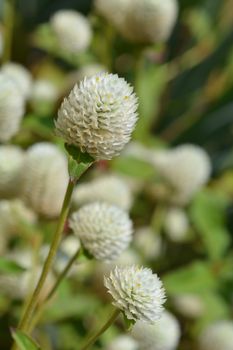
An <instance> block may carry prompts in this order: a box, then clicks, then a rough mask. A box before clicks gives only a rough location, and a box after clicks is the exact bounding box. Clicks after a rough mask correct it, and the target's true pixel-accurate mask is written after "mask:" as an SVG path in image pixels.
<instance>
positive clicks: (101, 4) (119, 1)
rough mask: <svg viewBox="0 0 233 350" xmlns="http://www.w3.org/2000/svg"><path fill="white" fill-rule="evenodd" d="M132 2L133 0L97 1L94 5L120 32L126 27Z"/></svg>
mask: <svg viewBox="0 0 233 350" xmlns="http://www.w3.org/2000/svg"><path fill="white" fill-rule="evenodd" d="M131 2H132V0H95V2H94V5H95V8H96V10H97V12H98V13H99V14H101V15H102V16H103V17H105V18H106V19H107V20H108V21H109V22H110V23H112V24H113V25H114V26H115V27H116V28H117V29H118V30H119V29H120V28H121V27H122V26H124V25H125V22H126V16H127V14H128V12H129V11H128V8H129V7H130V4H131Z"/></svg>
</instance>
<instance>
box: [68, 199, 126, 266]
mask: <svg viewBox="0 0 233 350" xmlns="http://www.w3.org/2000/svg"><path fill="white" fill-rule="evenodd" d="M70 227H71V229H72V230H73V232H74V234H76V235H77V236H78V237H79V238H80V240H81V242H82V244H83V245H84V247H85V248H86V249H87V250H88V251H89V253H90V254H92V255H93V256H94V257H95V258H96V259H98V260H105V261H111V260H114V259H116V258H117V257H118V256H119V255H120V254H121V253H122V252H123V251H124V250H125V249H126V248H127V247H128V245H129V243H130V242H131V240H132V232H133V229H132V222H131V220H130V218H129V216H128V214H127V213H126V212H125V211H123V210H122V209H120V208H118V207H116V206H115V205H111V204H108V203H104V202H94V203H91V204H87V205H85V206H83V207H82V208H81V209H79V210H78V211H77V212H74V213H73V214H72V216H71V219H70Z"/></svg>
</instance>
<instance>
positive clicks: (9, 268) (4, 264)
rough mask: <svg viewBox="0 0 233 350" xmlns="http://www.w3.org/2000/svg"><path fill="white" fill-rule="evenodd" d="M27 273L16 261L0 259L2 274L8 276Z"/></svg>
mask: <svg viewBox="0 0 233 350" xmlns="http://www.w3.org/2000/svg"><path fill="white" fill-rule="evenodd" d="M23 271H25V269H24V268H23V267H22V266H20V265H19V264H17V263H16V262H15V261H12V260H8V259H7V258H4V257H0V272H1V273H8V274H16V273H21V272H23Z"/></svg>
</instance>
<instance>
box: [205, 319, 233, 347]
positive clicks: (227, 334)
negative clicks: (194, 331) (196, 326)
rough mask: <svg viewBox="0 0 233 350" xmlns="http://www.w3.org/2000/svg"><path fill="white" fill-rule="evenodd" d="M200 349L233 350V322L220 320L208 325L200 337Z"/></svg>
mask: <svg viewBox="0 0 233 350" xmlns="http://www.w3.org/2000/svg"><path fill="white" fill-rule="evenodd" d="M199 345H200V350H220V349H221V350H232V345H233V322H232V321H225V320H224V321H219V322H216V323H214V324H211V325H210V326H208V327H207V328H206V329H205V330H204V331H203V333H202V334H201V336H200V339H199Z"/></svg>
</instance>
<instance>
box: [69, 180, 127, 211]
mask: <svg viewBox="0 0 233 350" xmlns="http://www.w3.org/2000/svg"><path fill="white" fill-rule="evenodd" d="M95 201H103V202H107V203H111V204H115V205H117V206H118V207H120V208H122V209H125V210H129V209H130V207H131V203H132V193H131V190H130V188H129V186H128V184H127V183H126V182H125V181H123V180H122V179H121V178H120V177H118V176H116V175H105V176H102V177H100V178H98V179H94V180H92V181H91V182H89V183H83V184H81V185H78V186H77V187H76V189H75V191H74V195H73V204H74V206H75V207H80V206H81V205H83V204H87V203H92V202H95Z"/></svg>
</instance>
